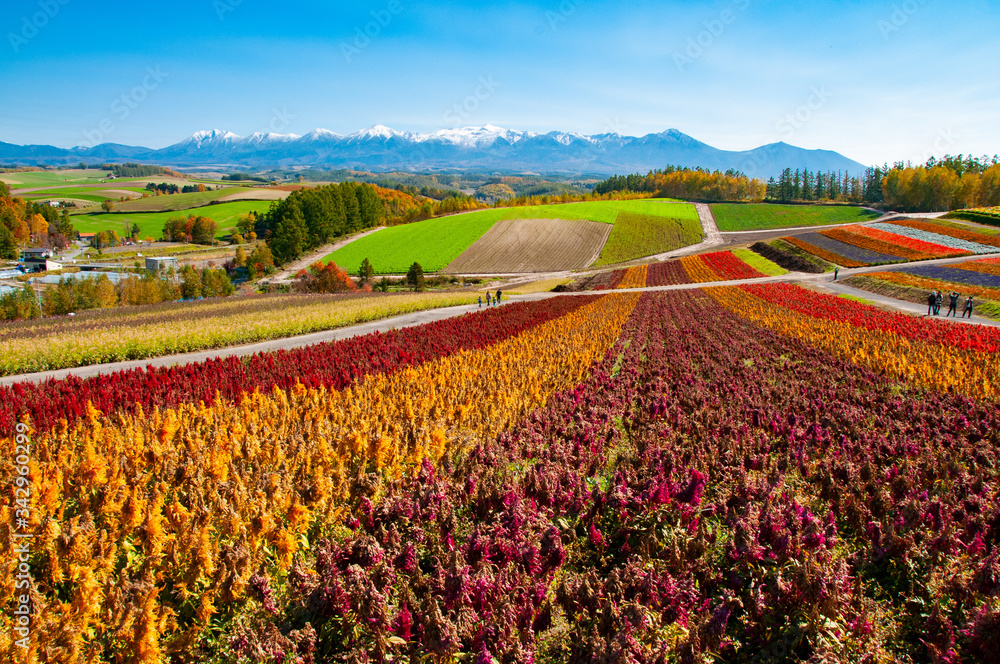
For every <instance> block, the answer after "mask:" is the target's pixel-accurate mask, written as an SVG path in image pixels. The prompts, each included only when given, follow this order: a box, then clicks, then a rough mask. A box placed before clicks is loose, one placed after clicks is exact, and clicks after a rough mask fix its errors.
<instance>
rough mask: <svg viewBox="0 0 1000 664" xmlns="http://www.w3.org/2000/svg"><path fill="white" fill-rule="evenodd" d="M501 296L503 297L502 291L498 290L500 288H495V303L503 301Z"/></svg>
mask: <svg viewBox="0 0 1000 664" xmlns="http://www.w3.org/2000/svg"><path fill="white" fill-rule="evenodd" d="M502 298H503V293H502V292H501V291H500V289H499V288H498V289H497V304H500V303H501V302H502V301H503V299H502Z"/></svg>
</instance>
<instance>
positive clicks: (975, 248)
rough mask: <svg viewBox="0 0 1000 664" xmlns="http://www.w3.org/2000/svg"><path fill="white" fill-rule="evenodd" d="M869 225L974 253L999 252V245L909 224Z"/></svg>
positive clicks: (888, 231)
mask: <svg viewBox="0 0 1000 664" xmlns="http://www.w3.org/2000/svg"><path fill="white" fill-rule="evenodd" d="M868 226H870V227H871V228H877V229H878V230H880V231H885V232H886V233H895V234H896V235H902V236H904V237H908V238H912V239H914V240H923V241H924V242H932V243H934V244H940V245H944V246H945V247H951V248H952V249H961V250H962V251H968V252H970V253H973V254H994V253H997V247H991V246H989V245H987V244H979V243H978V242H970V241H969V240H962V239H960V238H957V237H950V236H948V235H939V234H938V233H931V232H929V231H922V230H920V229H918V228H910V227H909V226H897V225H895V224H887V223H884V222H877V223H874V224H868Z"/></svg>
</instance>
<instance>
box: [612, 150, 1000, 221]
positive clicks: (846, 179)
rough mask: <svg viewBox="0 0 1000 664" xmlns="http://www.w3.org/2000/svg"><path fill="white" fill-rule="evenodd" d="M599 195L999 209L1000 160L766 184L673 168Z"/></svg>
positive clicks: (802, 175)
mask: <svg viewBox="0 0 1000 664" xmlns="http://www.w3.org/2000/svg"><path fill="white" fill-rule="evenodd" d="M594 192H595V193H597V194H607V193H612V192H645V193H649V194H651V195H653V196H657V197H673V198H685V199H691V200H713V201H714V200H727V201H741V200H768V201H775V202H793V201H794V202H797V201H830V202H843V203H854V204H858V205H871V206H879V207H884V208H886V209H891V210H899V211H901V212H943V211H947V210H959V209H964V208H973V207H994V206H1000V157H998V156H994V157H992V158H990V157H972V156H965V155H961V154H960V155H958V156H951V155H948V156H945V157H944V158H942V159H940V160H939V159H935V158H931V159H930V160H928V161H927V163H925V164H922V165H917V166H914V165H911V164H904V163H902V162H897V163H896V164H894V165H893V166H891V167H890V166H889V165H888V164H885V165H882V166H874V167H871V168H867V169H865V171H864V173H862V174H861V175H860V176H852V175H850V174H849V173H846V172H840V171H837V172H832V171H830V172H825V173H824V172H814V171H810V170H809V169H795V170H794V171H793V170H792V169H790V168H786V169H785V170H784V171H782V173H781V175H780V176H779V177H778V178H777V179H775V178H770V179H769V180H768V181H767V183H766V184H765V183H763V182H761V181H760V180H757V179H752V178H748V177H747V176H745V175H743V174H742V173H738V172H735V171H727V172H726V173H720V172H718V171H713V172H709V171H707V170H705V169H697V168H696V169H691V168H682V167H676V166H670V167H667V168H666V169H664V170H660V171H650V172H649V173H647V174H646V175H640V174H638V173H634V174H631V175H614V176H612V177H610V178H608V179H606V180H603V181H602V182H599V183H597V185H595V187H594Z"/></svg>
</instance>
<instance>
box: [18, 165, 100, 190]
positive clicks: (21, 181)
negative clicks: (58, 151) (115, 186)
mask: <svg viewBox="0 0 1000 664" xmlns="http://www.w3.org/2000/svg"><path fill="white" fill-rule="evenodd" d="M107 175H108V172H107V171H102V170H94V169H88V170H85V171H81V170H79V169H72V170H67V171H26V172H23V173H2V174H0V179H2V180H3V181H4V182H7V183H8V184H10V188H11V189H27V188H29V187H45V186H48V185H60V184H101V180H104V179H106V178H107ZM116 181H117V180H116Z"/></svg>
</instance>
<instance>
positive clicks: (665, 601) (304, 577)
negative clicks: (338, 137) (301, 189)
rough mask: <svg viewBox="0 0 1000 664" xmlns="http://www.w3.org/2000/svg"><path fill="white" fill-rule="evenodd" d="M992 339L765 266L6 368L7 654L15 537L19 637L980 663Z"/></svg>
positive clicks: (224, 651)
mask: <svg viewBox="0 0 1000 664" xmlns="http://www.w3.org/2000/svg"><path fill="white" fill-rule="evenodd" d="M655 267H656V266H650V268H649V270H648V271H647V273H646V275H645V276H646V279H647V280H648V279H649V278H651V272H652V270H653V269H654V268H655ZM664 274H665V273H664ZM664 278H667V276H666V275H665V276H664ZM998 349H1000V331H998V330H995V329H992V328H981V327H971V326H956V325H950V324H947V323H944V322H942V321H934V320H923V319H917V318H911V317H907V316H902V315H895V314H889V313H886V312H883V311H880V310H877V309H874V308H871V307H868V306H866V305H862V304H859V303H856V302H851V301H847V300H844V299H842V298H836V297H831V296H825V295H822V294H819V293H814V292H812V291H808V290H805V289H801V288H798V287H794V286H789V285H784V284H754V285H745V286H742V287H724V288H720V287H715V288H707V289H702V290H690V291H676V292H671V293H669V294H667V293H643V294H638V293H609V294H602V295H586V296H570V297H559V298H552V299H547V300H543V301H538V302H531V303H518V304H512V305H508V306H505V307H501V308H496V309H489V310H484V311H482V312H477V313H475V314H470V315H466V316H463V317H460V318H457V319H449V320H446V321H440V322H438V323H434V324H431V325H428V326H424V327H421V328H407V329H404V330H399V331H396V332H393V333H391V334H385V335H372V336H370V337H361V338H357V339H351V340H348V341H343V342H337V343H332V344H324V345H321V346H316V347H312V348H307V349H300V350H297V351H292V352H287V353H275V354H266V355H259V356H255V357H253V358H248V359H246V360H235V359H234V360H225V361H216V362H208V363H204V364H199V365H193V366H189V367H174V368H171V369H159V370H150V371H141V372H139V371H137V372H130V373H126V374H116V375H114V376H103V377H100V378H99V379H91V380H88V381H75V382H70V383H60V382H50V383H46V384H42V385H35V386H23V387H22V386H17V387H16V388H15V389H10V390H6V391H3V393H2V395H0V396H2V400H0V437H3V438H4V439H3V441H2V444H3V445H5V446H6V447H5V449H11V450H13V449H14V443H15V441H14V432H15V420H17V421H22V422H24V423H25V424H26V425H29V426H27V427H24V428H30V439H31V443H30V450H29V452H30V456H31V459H30V463H29V464H27V465H28V467H29V471H30V472H29V482H30V487H31V499H30V503H29V505H30V508H29V507H24V508H22V507H19V506H14V505H13V503H9V502H7V503H5V504H3V505H0V531H2V533H0V534H2V535H3V536H0V549H2V551H0V568H2V572H0V616H2V618H0V623H2V625H0V652H3V653H4V657H5V659H8V658H9V659H11V661H13V657H14V653H15V646H14V644H13V636H12V634H13V632H12V627H13V624H12V617H13V607H14V606H15V603H14V598H15V596H16V595H15V593H16V592H17V591H16V590H15V587H14V578H15V570H14V566H15V565H16V560H17V558H16V555H15V554H14V552H13V550H12V546H13V539H12V537H11V535H12V534H14V533H24V532H30V533H32V534H33V535H34V536H35V539H34V540H32V544H31V551H32V553H31V556H30V560H29V567H30V572H31V576H32V578H33V579H34V584H35V588H34V591H33V596H32V602H33V610H34V614H33V616H32V620H33V622H32V629H31V635H30V644H31V649H30V650H29V651H28V653H27V656H25V655H24V654H23V653H20V652H19V653H18V654H17V660H18V661H27V662H29V663H31V664H34V663H35V662H43V661H44V662H83V661H88V662H89V661H93V662H124V661H130V662H159V661H164V660H166V659H169V660H171V661H184V662H197V661H233V662H302V663H304V664H305V663H313V662H316V663H318V662H327V661H353V662H364V661H371V662H378V661H394V662H403V661H405V662H418V661H423V662H446V661H469V662H473V661H475V662H492V661H496V662H512V663H513V662H532V661H534V662H565V661H581V662H583V661H587V662H590V661H622V662H646V661H663V662H704V661H712V660H713V659H715V660H724V661H733V662H760V661H782V660H783V659H785V658H790V659H792V660H795V661H805V660H811V661H871V662H882V661H895V660H899V659H905V660H910V661H942V662H958V661H971V662H983V663H985V662H990V661H995V660H994V659H991V658H992V657H995V653H996V652H997V651H998V647H1000V644H998V641H997V639H998V636H997V635H998V634H1000V605H998V603H997V602H998V598H1000V562H998V550H997V547H998V545H1000V508H998V501H997V498H998V492H1000V471H998V468H1000V463H998V458H997V443H998V432H1000V409H998V407H997V401H996V399H997V392H998V390H1000V375H998V372H1000V369H998V368H997V366H998V365H997V362H996V354H997V351H998ZM88 402H89V403H88ZM13 457H14V455H12V454H8V455H3V456H0V481H3V482H6V483H7V485H8V486H11V485H13V478H14V477H15V476H16V475H17V472H18V471H17V468H18V466H15V465H14V463H15V461H14V458H13ZM15 510H22V512H21V513H17V512H15ZM19 518H24V519H25V521H26V523H19V522H18V521H17V520H16V519H19Z"/></svg>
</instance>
